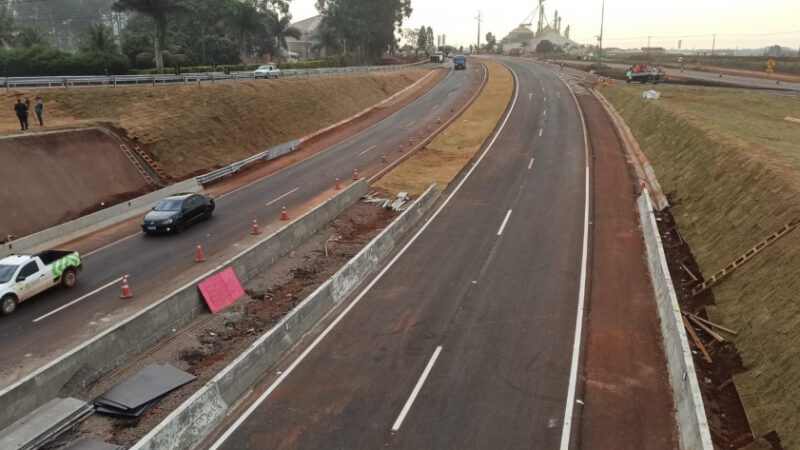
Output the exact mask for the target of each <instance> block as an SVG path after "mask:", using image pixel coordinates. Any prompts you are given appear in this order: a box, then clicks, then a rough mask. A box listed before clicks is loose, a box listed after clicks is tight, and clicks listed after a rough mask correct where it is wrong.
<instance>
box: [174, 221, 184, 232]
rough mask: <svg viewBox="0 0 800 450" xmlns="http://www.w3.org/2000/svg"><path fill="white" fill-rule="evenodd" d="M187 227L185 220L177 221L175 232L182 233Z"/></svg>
mask: <svg viewBox="0 0 800 450" xmlns="http://www.w3.org/2000/svg"><path fill="white" fill-rule="evenodd" d="M185 228H186V226H185V225H184V224H183V222H181V221H178V222H175V234H178V233H182V232H183V230H184V229H185Z"/></svg>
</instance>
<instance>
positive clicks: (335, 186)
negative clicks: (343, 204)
mask: <svg viewBox="0 0 800 450" xmlns="http://www.w3.org/2000/svg"><path fill="white" fill-rule="evenodd" d="M341 188H342V185H341V183H339V179H338V178H337V179H336V184H335V185H334V189H336V190H337V191H338V190H339V189H341Z"/></svg>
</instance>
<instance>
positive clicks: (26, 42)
mask: <svg viewBox="0 0 800 450" xmlns="http://www.w3.org/2000/svg"><path fill="white" fill-rule="evenodd" d="M17 42H18V43H19V46H20V47H22V48H31V47H37V46H40V47H44V46H47V38H46V37H45V34H44V33H42V32H41V31H39V30H38V29H36V28H33V27H31V26H24V27H21V28H20V29H19V33H18V34H17Z"/></svg>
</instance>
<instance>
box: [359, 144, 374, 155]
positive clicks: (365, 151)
mask: <svg viewBox="0 0 800 450" xmlns="http://www.w3.org/2000/svg"><path fill="white" fill-rule="evenodd" d="M377 146H378V144H375V145H373V146H372V147H370V148H368V149H366V150H364V151H363V152H361V153H359V154H358V156H361V155H363V154H364V153H367V152H368V151H370V150H372V149H373V148H375V147H377Z"/></svg>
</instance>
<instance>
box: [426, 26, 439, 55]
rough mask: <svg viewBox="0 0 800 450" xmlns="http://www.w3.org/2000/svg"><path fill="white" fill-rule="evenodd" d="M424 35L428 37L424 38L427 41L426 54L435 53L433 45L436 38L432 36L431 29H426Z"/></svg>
mask: <svg viewBox="0 0 800 450" xmlns="http://www.w3.org/2000/svg"><path fill="white" fill-rule="evenodd" d="M425 33H426V34H427V36H428V37H427V38H426V39H427V41H428V54H431V53H435V52H436V43H435V42H436V41H435V39H436V38H435V37H434V36H433V28H431V27H428V29H427V30H426V31H425Z"/></svg>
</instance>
